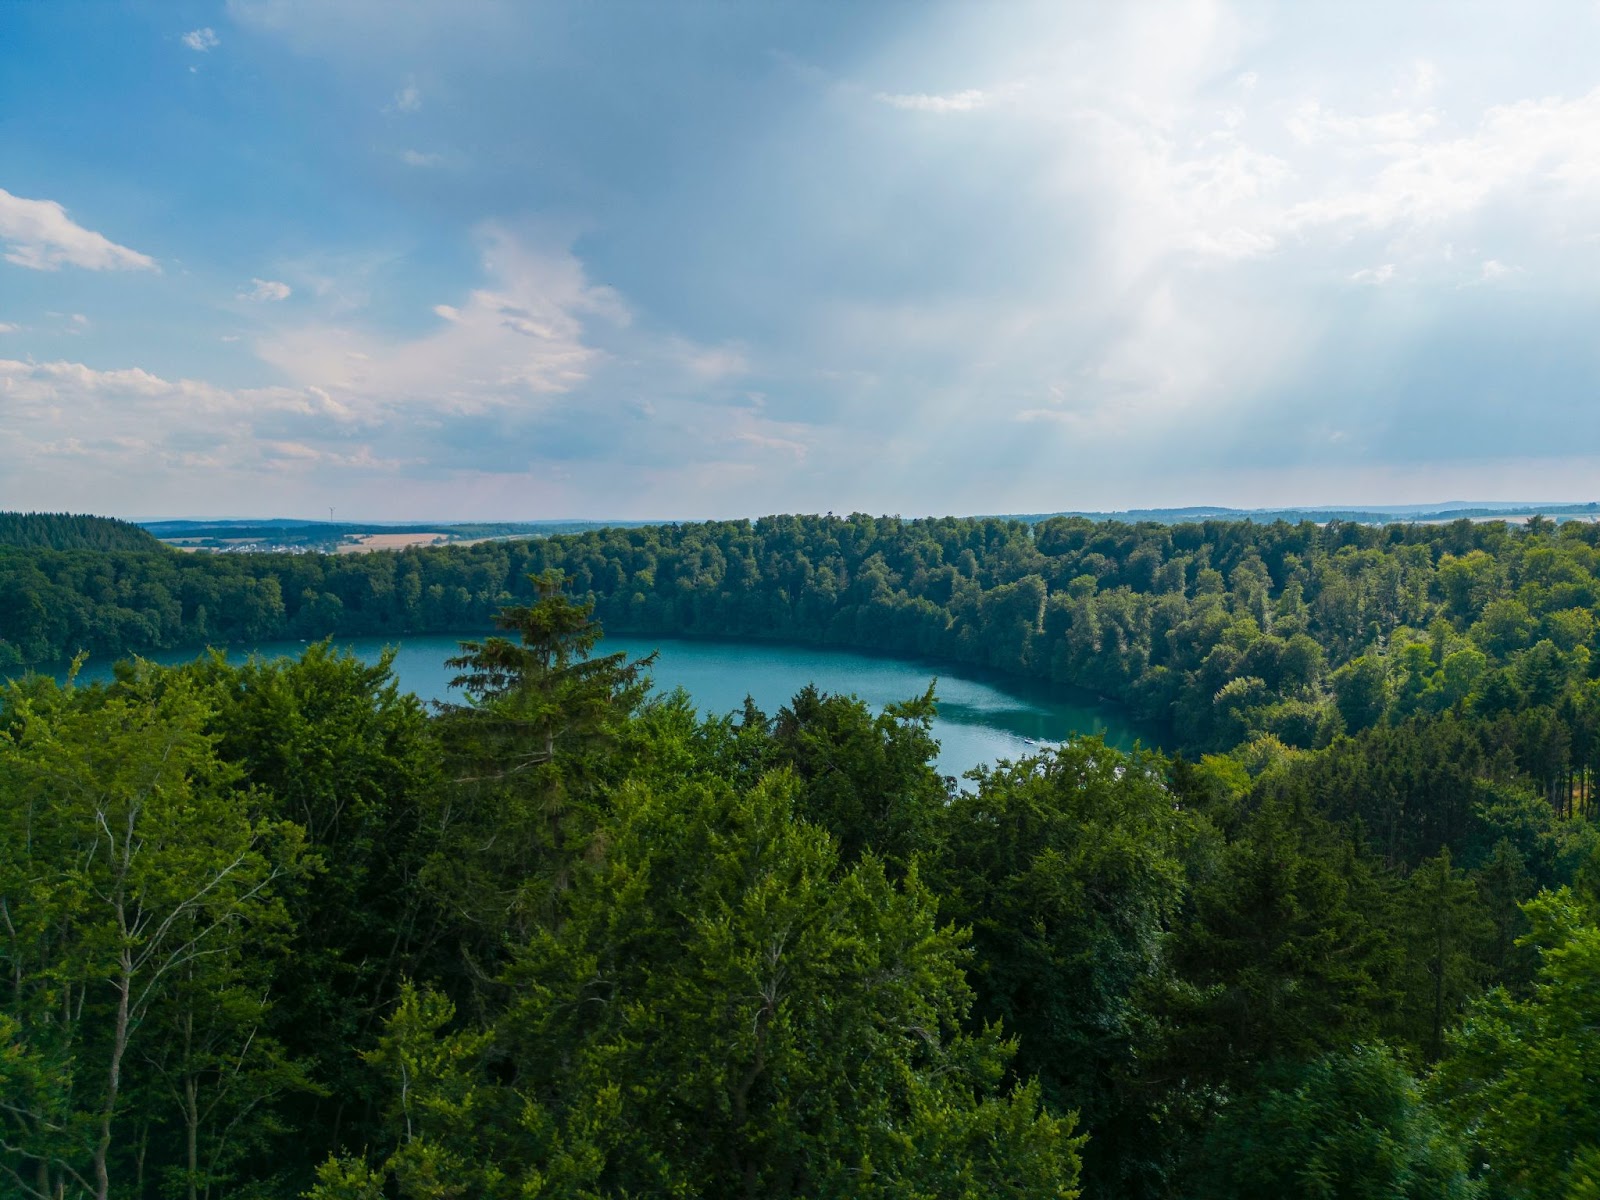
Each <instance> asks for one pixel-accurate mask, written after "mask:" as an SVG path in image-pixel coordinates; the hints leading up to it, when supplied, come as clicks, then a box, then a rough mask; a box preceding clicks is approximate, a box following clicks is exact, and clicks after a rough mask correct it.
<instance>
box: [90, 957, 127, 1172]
mask: <svg viewBox="0 0 1600 1200" xmlns="http://www.w3.org/2000/svg"><path fill="white" fill-rule="evenodd" d="M120 965H121V967H122V974H121V977H120V978H119V979H118V980H117V1029H116V1034H115V1036H114V1037H113V1038H112V1041H111V1065H110V1067H109V1068H108V1069H107V1071H106V1103H105V1108H104V1109H103V1110H102V1111H101V1113H100V1138H99V1140H98V1142H97V1143H96V1145H95V1148H94V1195H95V1200H110V1197H111V1176H110V1174H109V1172H108V1170H107V1168H106V1159H107V1158H108V1157H109V1155H110V1153H111V1119H112V1117H113V1116H115V1115H116V1111H117V1089H118V1088H119V1087H120V1086H121V1085H122V1055H123V1052H124V1051H125V1050H127V1048H128V1000H129V993H130V992H131V991H132V989H133V961H132V952H131V951H130V950H128V949H127V948H126V947H124V949H123V951H122V955H121V961H120Z"/></svg>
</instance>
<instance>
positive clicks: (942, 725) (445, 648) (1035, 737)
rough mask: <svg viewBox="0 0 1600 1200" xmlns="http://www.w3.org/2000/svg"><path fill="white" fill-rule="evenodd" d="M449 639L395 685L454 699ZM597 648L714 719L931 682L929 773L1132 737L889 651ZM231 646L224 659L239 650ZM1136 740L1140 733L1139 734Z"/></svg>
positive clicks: (407, 656)
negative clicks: (815, 696) (647, 670)
mask: <svg viewBox="0 0 1600 1200" xmlns="http://www.w3.org/2000/svg"><path fill="white" fill-rule="evenodd" d="M393 644H395V643H394V642H393V640H392V639H384V638H350V639H338V640H337V641H336V645H338V646H340V647H348V648H349V649H350V650H351V651H353V652H354V653H355V654H357V655H359V656H360V657H361V658H363V659H365V660H367V661H369V662H370V661H374V660H376V659H377V657H378V655H379V654H381V653H382V652H383V649H384V647H385V646H389V645H393ZM303 645H304V643H301V642H273V643H269V644H267V645H263V646H261V647H259V651H260V652H261V653H263V654H269V655H271V654H299V653H300V651H301V649H302V648H303ZM456 647H457V638H455V637H447V636H441V635H422V634H419V635H416V636H412V637H406V638H404V639H402V640H401V641H400V642H399V649H398V652H397V653H396V655H395V660H394V672H395V676H396V677H397V678H398V679H399V681H400V686H401V687H404V688H406V689H407V690H409V691H412V692H415V693H416V694H417V695H418V696H420V697H422V698H423V699H424V700H443V699H452V698H454V697H453V696H452V694H451V692H450V687H449V684H450V679H451V676H452V675H453V674H454V672H452V671H451V670H450V669H449V668H447V667H446V666H445V665H444V660H445V659H446V658H448V657H450V656H451V655H452V654H455V653H456ZM600 650H601V652H611V651H618V650H621V651H624V652H625V653H627V654H628V655H630V656H632V657H640V656H642V655H645V654H648V653H650V652H651V651H652V650H659V651H660V652H661V655H660V658H658V659H657V661H656V664H655V667H654V669H653V671H652V678H653V680H654V682H655V686H656V688H657V689H659V690H661V691H671V690H672V689H673V688H678V687H681V688H683V689H684V690H685V691H686V692H688V694H689V696H690V698H691V699H692V700H693V701H694V703H695V706H696V707H697V708H699V709H700V710H701V711H702V712H706V713H710V714H714V715H717V716H720V715H722V714H724V713H728V712H734V711H737V710H739V709H741V708H742V707H743V706H744V698H745V696H746V695H748V696H750V697H751V698H752V699H754V700H755V702H756V704H757V706H758V707H760V708H761V709H762V711H764V712H766V713H767V714H768V715H769V716H770V715H772V714H774V713H776V712H777V711H778V709H779V708H781V707H783V705H785V704H787V703H788V702H789V700H790V698H791V697H792V696H793V695H794V694H795V693H796V692H798V691H799V690H800V689H801V688H803V687H805V685H806V684H808V683H813V684H815V685H816V686H817V688H818V689H820V690H821V691H824V692H836V693H846V694H852V695H856V696H859V697H860V698H861V699H862V700H864V701H866V703H867V704H868V705H870V706H871V707H872V708H873V709H874V710H877V709H881V708H882V707H883V706H884V705H886V704H892V703H894V702H895V701H899V700H908V699H910V698H912V697H914V696H920V695H921V694H922V693H923V692H924V691H925V690H926V689H927V687H928V684H929V682H930V681H932V680H934V679H935V678H937V680H938V691H937V695H938V697H939V715H938V717H937V719H936V720H935V721H934V725H933V733H934V736H935V737H936V738H938V739H939V746H940V749H939V759H938V766H939V770H940V771H942V772H943V773H945V774H948V775H961V774H963V773H965V772H967V771H969V770H971V769H972V768H973V767H975V766H977V765H979V764H980V763H992V762H995V761H996V760H997V759H1001V758H1017V757H1019V756H1021V755H1024V754H1029V753H1035V752H1037V750H1038V749H1039V747H1040V745H1042V744H1050V743H1055V742H1060V741H1064V740H1065V739H1067V738H1069V737H1073V736H1075V735H1080V734H1100V735H1101V736H1103V737H1104V738H1105V739H1106V741H1107V742H1109V743H1110V744H1112V745H1114V746H1118V747H1120V748H1122V749H1127V748H1128V747H1130V746H1131V745H1132V744H1133V742H1134V740H1135V739H1136V738H1138V737H1140V736H1141V734H1140V733H1139V732H1138V731H1137V730H1136V729H1135V728H1134V726H1133V725H1132V724H1130V723H1129V722H1128V721H1127V719H1126V718H1125V717H1124V716H1123V715H1122V714H1121V712H1120V711H1119V710H1118V709H1117V708H1115V707H1114V706H1111V705H1108V704H1102V703H1099V702H1098V701H1097V700H1096V699H1095V698H1094V697H1093V696H1089V695H1085V694H1079V693H1072V692H1066V691H1063V690H1061V689H1057V688H1050V687H1046V686H1043V685H1037V684H1030V683H1028V682H1026V681H1018V680H1010V679H999V678H991V677H984V676H982V675H980V674H978V673H976V672H973V671H971V670H970V669H966V668H960V667H950V666H948V665H945V664H931V663H927V662H917V661H911V660H905V659H898V658H885V657H879V656H876V655H867V654H858V653H855V652H853V651H849V650H831V649H817V648H812V647H804V646H784V645H772V644H767V643H753V642H718V641H701V640H698V639H696V640H692V641H691V640H685V639H681V638H638V637H607V638H606V639H605V640H604V641H603V642H602V643H601V644H600ZM243 654H244V651H243V650H242V649H240V650H236V651H230V657H232V658H235V659H238V658H240V657H243ZM149 657H150V658H152V659H153V660H154V661H156V662H160V663H168V664H170V663H179V662H187V661H189V660H190V659H192V658H194V657H195V652H194V651H192V650H183V651H166V652H162V653H157V654H153V655H150V656H149ZM111 668H112V663H111V662H110V661H109V660H99V661H91V662H89V663H87V664H85V666H84V668H83V671H82V672H81V674H80V675H79V678H80V679H81V680H83V681H84V682H92V681H94V680H97V679H108V678H110V676H111ZM1144 737H1145V740H1146V742H1148V741H1149V737H1148V735H1147V734H1146V735H1144Z"/></svg>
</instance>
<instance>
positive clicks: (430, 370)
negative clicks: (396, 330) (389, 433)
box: [257, 225, 630, 413]
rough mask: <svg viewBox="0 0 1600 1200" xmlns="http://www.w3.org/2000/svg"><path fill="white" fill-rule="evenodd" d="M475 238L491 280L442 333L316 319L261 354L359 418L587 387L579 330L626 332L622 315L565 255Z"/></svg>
mask: <svg viewBox="0 0 1600 1200" xmlns="http://www.w3.org/2000/svg"><path fill="white" fill-rule="evenodd" d="M478 236H479V241H480V243H481V245H482V247H483V267H484V270H485V272H486V273H487V274H488V276H489V278H490V282H489V283H488V284H487V285H486V286H484V287H481V288H479V289H477V290H474V291H472V292H471V293H470V294H469V295H468V296H467V297H466V299H465V301H464V302H462V303H459V304H455V305H451V304H442V303H441V304H438V305H436V306H435V307H434V310H433V311H434V312H435V314H436V315H438V316H439V317H440V318H441V320H442V321H443V322H444V324H443V325H442V327H441V328H439V329H437V330H435V331H433V332H431V333H429V334H426V335H424V336H422V337H419V338H415V339H410V340H406V339H396V338H391V337H385V336H383V335H382V334H380V333H377V332H374V331H370V330H366V329H361V328H358V327H354V326H350V325H333V324H329V323H328V322H326V321H323V320H319V321H318V322H316V323H315V324H311V325H305V326H301V327H297V328H290V329H285V330H282V331H279V332H278V333H276V334H273V335H271V336H269V337H268V338H266V339H265V340H263V341H262V342H261V343H260V344H259V345H258V346H257V351H258V353H259V354H260V355H261V357H262V358H263V359H265V360H266V361H267V362H269V363H271V364H272V365H273V366H275V367H277V368H278V369H279V370H281V371H283V372H284V373H285V374H286V375H287V376H288V377H290V378H292V379H294V380H296V381H298V382H300V383H301V384H303V385H306V386H315V387H319V388H323V389H325V390H326V391H327V392H328V393H330V394H331V395H333V396H336V397H339V398H340V399H341V401H343V402H345V403H348V404H350V405H351V406H352V407H353V408H356V409H358V410H361V411H376V410H392V409H394V408H397V407H407V406H421V407H425V408H437V409H441V410H445V411H450V412H457V413H461V412H481V411H484V410H486V409H490V408H495V407H500V406H505V405H527V404H532V403H537V402H539V400H540V398H543V397H550V396H555V395H559V394H561V393H563V392H567V391H570V390H572V389H573V388H574V387H577V386H578V385H580V384H582V383H583V382H584V381H585V380H587V379H588V377H589V374H590V372H591V370H592V368H593V367H594V365H595V364H596V362H597V361H598V360H599V358H600V357H601V355H600V352H599V351H598V350H597V349H596V348H595V347H594V346H592V345H590V344H589V343H588V342H587V341H586V340H585V336H584V334H585V327H586V325H588V324H590V323H594V322H598V323H600V324H603V325H606V326H609V327H613V328H616V327H622V326H625V325H626V324H627V323H628V321H629V319H630V314H629V312H628V309H627V307H626V306H625V305H624V304H623V303H622V301H621V299H620V298H619V297H618V296H617V294H616V293H615V292H613V291H612V290H611V289H609V288H606V287H602V286H597V285H595V284H593V283H591V282H590V281H589V279H588V278H587V276H586V274H585V272H584V270H583V267H582V264H580V263H579V262H578V260H577V259H576V258H575V257H574V256H573V255H572V254H571V252H570V251H567V250H560V249H551V248H548V247H543V246H540V245H538V244H537V243H534V242H530V241H528V240H527V239H524V238H520V237H518V236H516V235H514V234H512V233H510V232H509V231H507V230H506V229H504V228H502V227H500V226H495V225H486V226H484V227H482V228H481V229H480V230H479V235H478Z"/></svg>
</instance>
